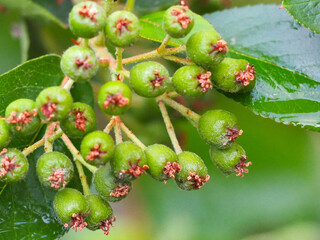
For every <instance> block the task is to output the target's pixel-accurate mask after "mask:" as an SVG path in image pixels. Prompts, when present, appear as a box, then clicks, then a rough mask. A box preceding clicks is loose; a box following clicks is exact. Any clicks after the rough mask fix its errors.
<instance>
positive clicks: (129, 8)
mask: <svg viewBox="0 0 320 240" xmlns="http://www.w3.org/2000/svg"><path fill="white" fill-rule="evenodd" d="M134 3H135V0H128V2H127V5H126V10H127V11H132V10H133V8H134Z"/></svg>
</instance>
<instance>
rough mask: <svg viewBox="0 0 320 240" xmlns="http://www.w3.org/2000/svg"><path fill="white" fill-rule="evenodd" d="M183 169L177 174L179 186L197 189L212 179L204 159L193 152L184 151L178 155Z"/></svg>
mask: <svg viewBox="0 0 320 240" xmlns="http://www.w3.org/2000/svg"><path fill="white" fill-rule="evenodd" d="M178 163H179V165H180V166H181V171H180V172H179V173H178V174H177V176H176V183H177V185H178V187H180V188H181V189H183V190H187V191H190V190H197V189H200V188H202V187H203V186H204V184H205V183H206V182H208V181H209V180H210V176H209V175H208V169H207V167H206V165H205V164H204V162H203V160H202V159H201V158H200V157H199V156H198V155H197V154H195V153H193V152H182V153H180V154H179V155H178Z"/></svg>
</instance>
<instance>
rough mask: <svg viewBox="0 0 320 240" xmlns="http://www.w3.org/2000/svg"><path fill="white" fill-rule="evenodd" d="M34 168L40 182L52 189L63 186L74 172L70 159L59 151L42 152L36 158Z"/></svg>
mask: <svg viewBox="0 0 320 240" xmlns="http://www.w3.org/2000/svg"><path fill="white" fill-rule="evenodd" d="M36 170H37V175H38V178H39V180H40V182H41V183H42V184H43V185H45V186H46V187H51V188H53V189H59V188H63V187H65V186H66V185H67V184H68V183H69V182H70V180H71V179H72V177H73V172H74V168H73V164H72V162H71V160H70V159H69V158H68V157H67V156H66V155H65V154H63V153H60V152H47V153H44V154H43V155H42V156H41V157H40V158H39V159H38V162H37V166H36Z"/></svg>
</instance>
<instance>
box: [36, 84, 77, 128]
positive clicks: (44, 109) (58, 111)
mask: <svg viewBox="0 0 320 240" xmlns="http://www.w3.org/2000/svg"><path fill="white" fill-rule="evenodd" d="M72 103H73V99H72V96H71V94H70V93H69V92H68V91H67V90H65V89H64V88H62V87H48V88H45V89H44V90H42V91H41V92H40V94H39V95H38V97H37V99H36V108H37V110H38V113H39V116H40V118H41V119H42V120H44V121H46V122H49V121H58V120H62V119H64V118H65V117H66V116H67V115H68V112H69V111H70V109H71V106H72Z"/></svg>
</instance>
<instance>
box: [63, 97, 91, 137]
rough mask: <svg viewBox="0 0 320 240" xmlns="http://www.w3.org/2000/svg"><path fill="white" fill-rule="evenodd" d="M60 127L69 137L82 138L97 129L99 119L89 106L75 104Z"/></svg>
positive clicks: (79, 103)
mask: <svg viewBox="0 0 320 240" xmlns="http://www.w3.org/2000/svg"><path fill="white" fill-rule="evenodd" d="M60 125H61V128H62V130H63V131H64V132H65V133H66V134H67V135H68V136H69V137H72V138H80V137H83V136H85V135H86V134H87V133H89V132H92V131H93V130H94V129H95V128H96V125H97V118H96V114H95V112H94V111H93V109H92V107H90V106H89V105H88V104H85V103H81V102H75V103H73V105H72V107H71V109H70V111H69V113H68V115H67V117H66V118H65V119H64V120H62V122H61V124H60Z"/></svg>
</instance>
